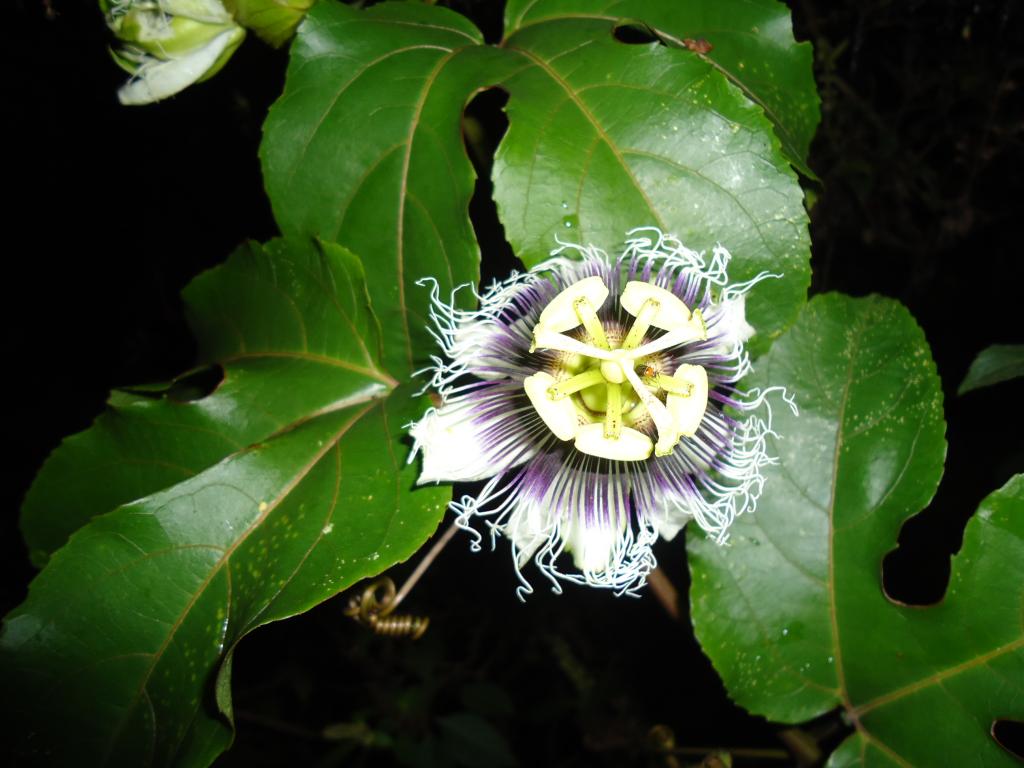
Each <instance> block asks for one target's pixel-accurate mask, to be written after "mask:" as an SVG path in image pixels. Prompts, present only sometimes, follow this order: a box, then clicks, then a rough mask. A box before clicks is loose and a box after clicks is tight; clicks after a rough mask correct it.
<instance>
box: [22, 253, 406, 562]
mask: <svg viewBox="0 0 1024 768" xmlns="http://www.w3.org/2000/svg"><path fill="white" fill-rule="evenodd" d="M185 300H186V304H187V312H188V316H189V321H190V324H191V325H192V327H193V330H194V331H195V333H196V336H197V337H198V338H199V340H200V344H201V348H202V362H204V363H217V364H219V365H220V366H222V368H223V379H222V380H221V381H220V383H219V384H218V385H217V387H216V389H215V390H214V391H213V392H212V393H211V394H209V395H208V396H206V397H203V398H200V399H197V400H191V401H181V400H179V399H176V397H175V394H174V390H173V388H166V387H164V388H156V389H152V390H151V391H149V392H147V393H145V394H139V392H140V390H134V391H132V392H117V391H115V392H114V393H113V394H112V396H111V398H110V403H109V405H110V408H109V409H108V410H107V412H106V413H104V414H102V415H101V416H100V417H99V418H98V419H97V420H96V423H95V424H94V425H93V426H92V427H91V428H90V429H88V430H86V431H85V432H82V433H80V434H78V435H74V436H72V437H69V438H67V439H66V440H65V441H64V442H63V443H62V444H61V446H60V447H59V448H58V449H57V450H56V451H55V452H54V453H53V455H52V456H50V458H49V459H48V460H47V462H46V464H45V465H44V466H43V469H42V470H41V471H40V473H39V475H38V476H37V478H36V480H35V482H34V483H33V485H32V488H31V489H30V490H29V493H28V495H27V497H26V499H25V504H24V506H23V508H22V529H23V531H24V534H25V539H26V541H27V543H28V545H29V550H30V551H32V552H33V553H34V558H35V559H36V561H37V563H38V564H40V565H41V564H42V563H43V562H45V559H46V556H47V555H48V554H50V553H52V552H53V551H54V550H56V549H57V548H58V547H60V546H62V545H63V544H64V542H65V541H66V540H67V538H68V536H69V535H70V534H71V533H72V532H74V531H76V530H78V528H80V527H81V526H82V525H84V524H85V523H87V522H88V521H89V520H91V519H92V518H93V517H95V516H96V515H98V514H101V513H104V512H109V511H110V510H111V509H113V508H114V507H117V506H119V505H121V504H125V503H127V502H129V501H133V500H135V499H137V498H139V497H141V496H145V495H147V494H150V493H153V492H154V491H158V490H161V489H163V488H166V487H168V486H170V485H173V484H174V483H178V482H181V481H182V480H185V479H187V478H189V477H192V476H193V475H195V474H197V473H198V472H201V471H202V470H204V469H206V468H207V467H210V466H212V465H213V464H215V463H216V462H218V461H220V460H221V459H223V458H224V457H225V456H227V455H228V454H230V453H233V452H235V451H238V450H241V449H242V448H244V447H245V446H247V445H249V444H251V443H254V442H257V441H259V440H263V439H265V438H267V437H269V436H270V435H272V434H274V433H276V432H280V431H281V430H283V429H284V428H286V427H287V426H288V425H290V424H293V423H295V422H296V421H298V420H299V419H302V418H308V417H309V416H310V415H312V414H315V413H317V412H319V411H322V410H325V409H329V408H332V407H335V406H336V405H337V404H338V403H339V402H341V401H342V400H343V399H344V398H345V397H348V396H359V397H362V396H383V395H384V394H386V392H387V391H388V390H389V389H390V388H392V387H394V386H395V385H396V382H395V381H394V379H392V378H391V377H390V376H388V375H387V374H386V373H385V372H384V371H383V370H382V369H381V368H380V365H379V363H378V350H377V347H378V344H379V342H378V340H377V331H376V326H375V322H374V320H373V318H372V315H371V314H370V313H369V311H368V309H367V299H366V289H365V285H364V282H363V277H362V267H361V266H360V264H359V260H358V259H357V258H356V257H355V256H353V255H352V254H351V253H349V252H348V251H346V250H345V249H343V248H341V247H339V246H337V245H332V244H329V243H324V244H320V245H319V246H316V245H314V244H313V243H312V242H310V243H308V244H301V245H300V244H297V243H288V242H284V241H274V242H271V243H269V244H267V245H266V246H260V245H258V244H255V243H250V244H247V245H244V246H242V247H241V248H240V249H239V250H238V251H236V253H235V254H234V255H233V256H232V257H231V258H230V259H229V260H228V262H227V263H226V264H224V265H223V266H221V267H219V268H218V269H215V270H213V271H211V272H208V273H206V274H205V275H203V276H201V277H199V278H197V279H196V280H195V281H193V283H192V284H191V285H190V286H189V287H188V288H187V289H186V291H185ZM348 393H351V394H348Z"/></svg>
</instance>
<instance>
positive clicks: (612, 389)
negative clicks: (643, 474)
mask: <svg viewBox="0 0 1024 768" xmlns="http://www.w3.org/2000/svg"><path fill="white" fill-rule="evenodd" d="M608 295H609V290H608V287H607V286H606V285H605V284H604V281H603V280H601V278H600V277H588V278H585V279H583V280H580V281H578V282H576V283H573V284H572V285H570V286H569V287H568V288H566V289H565V290H563V291H562V292H561V293H559V294H558V295H557V296H555V298H554V299H552V300H551V302H550V303H549V304H548V305H547V307H545V308H544V311H543V312H541V314H540V318H539V320H538V321H537V324H536V326H534V329H533V338H534V343H533V348H534V349H537V348H539V349H550V350H557V351H560V352H563V353H565V354H564V355H562V357H561V359H560V362H559V365H558V367H557V369H556V370H555V372H554V375H552V374H551V373H548V372H545V371H540V372H538V373H535V374H533V375H532V376H528V377H527V378H526V379H525V380H524V381H523V388H524V389H525V391H526V394H527V396H528V397H529V399H530V402H531V403H532V404H533V407H534V408H535V409H536V411H537V413H538V414H539V415H540V417H541V419H542V420H543V421H544V423H545V424H546V425H547V426H548V428H549V429H550V430H551V431H552V432H553V433H554V434H555V436H557V437H558V438H559V439H560V440H573V441H574V444H575V446H576V449H577V450H579V451H582V452H583V453H587V454H590V455H591V456H597V457H599V458H605V459H614V460H618V461H643V460H644V459H646V458H648V457H649V456H650V455H651V453H652V452H653V453H654V454H655V455H658V456H666V455H668V454H670V453H672V451H673V450H674V449H675V446H676V445H677V444H678V443H679V440H680V439H681V438H682V437H692V436H693V435H694V434H696V430H697V427H698V426H699V425H700V422H701V419H702V418H703V416H704V411H705V410H706V408H707V399H708V379H707V372H706V371H705V370H704V369H703V368H702V367H701V366H699V365H681V366H679V367H678V368H677V369H676V370H675V371H674V372H673V373H672V374H671V375H668V374H667V373H664V372H662V368H663V364H662V361H661V356H660V353H661V352H664V351H665V350H668V349H671V348H673V347H676V346H679V345H680V344H687V343H690V342H694V341H700V340H703V339H706V338H707V329H706V327H705V325H704V319H703V317H702V316H701V312H700V310H699V309H697V310H694V311H693V312H691V311H690V309H689V307H687V306H686V304H685V303H684V302H683V301H682V300H681V299H679V297H677V296H676V295H675V294H673V293H671V292H670V291H667V290H665V289H664V288H661V287H659V286H656V285H653V284H651V283H647V282H642V281H639V280H634V281H630V282H628V283H626V287H625V289H624V290H623V291H622V295H621V296H620V297H619V303H620V304H621V306H622V308H623V309H624V310H625V311H626V312H627V313H628V314H630V315H632V317H633V318H634V319H633V322H632V325H631V326H630V328H629V330H628V332H626V333H625V334H623V333H622V332H621V331H620V330H619V329H612V328H606V327H605V326H604V324H603V323H602V322H601V320H600V318H599V317H598V314H597V311H598V310H599V309H600V308H601V306H602V305H603V304H604V302H605V300H606V299H607V298H608ZM581 326H582V332H577V335H576V336H570V335H567V334H566V331H571V330H574V329H578V328H580V327H581ZM651 328H657V329H659V330H661V331H664V333H662V334H661V335H660V336H658V337H657V338H654V339H653V340H651V341H647V342H646V343H645V339H646V338H647V334H648V332H649V331H650V330H651ZM648 423H653V425H654V429H655V430H656V432H657V442H656V443H655V442H654V441H652V440H651V438H650V437H649V436H648V435H647V434H646V433H645V432H643V431H641V430H640V429H636V428H635V427H637V426H640V425H641V424H648Z"/></svg>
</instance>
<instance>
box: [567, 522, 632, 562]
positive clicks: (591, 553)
mask: <svg viewBox="0 0 1024 768" xmlns="http://www.w3.org/2000/svg"><path fill="white" fill-rule="evenodd" d="M623 531H624V525H623V523H622V521H621V520H619V521H618V524H611V523H608V522H603V523H600V524H598V523H591V524H590V525H587V524H585V523H584V522H583V521H582V520H580V519H578V518H577V519H575V520H573V522H572V523H571V524H570V525H569V526H568V529H567V530H563V532H562V537H563V538H564V539H565V546H566V549H568V550H569V551H570V552H571V553H572V559H573V562H574V563H576V567H577V568H579V569H580V570H581V571H583V573H601V572H602V571H606V570H608V569H609V568H610V567H611V566H612V564H613V563H614V561H615V550H616V545H617V544H618V543H619V540H620V539H621V538H622V534H623Z"/></svg>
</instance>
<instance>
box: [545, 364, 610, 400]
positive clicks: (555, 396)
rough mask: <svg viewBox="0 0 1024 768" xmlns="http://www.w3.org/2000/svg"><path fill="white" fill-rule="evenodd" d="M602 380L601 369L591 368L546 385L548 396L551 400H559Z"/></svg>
mask: <svg viewBox="0 0 1024 768" xmlns="http://www.w3.org/2000/svg"><path fill="white" fill-rule="evenodd" d="M604 380H605V379H604V376H602V375H601V369H599V368H591V369H590V370H589V371H584V372H583V373H578V374H576V375H575V376H573V377H572V378H571V379H566V380H564V381H559V382H557V383H555V384H552V385H551V386H550V387H548V397H550V398H551V399H552V400H561V399H562V398H564V397H568V396H569V395H571V394H574V393H576V392H579V391H580V390H583V389H586V388H587V387H592V386H594V385H595V384H603V383H604Z"/></svg>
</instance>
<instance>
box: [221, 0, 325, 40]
mask: <svg viewBox="0 0 1024 768" xmlns="http://www.w3.org/2000/svg"><path fill="white" fill-rule="evenodd" d="M314 2H316V0H224V5H225V7H226V8H227V9H228V10H229V11H231V15H232V16H234V17H235V21H237V22H238V23H239V24H241V25H242V26H243V27H245V28H246V29H250V30H252V31H253V32H254V33H255V34H256V36H257V37H259V38H260V39H261V40H263V41H265V42H268V43H270V44H271V45H272V46H274V47H275V48H278V47H280V46H281V45H282V44H283V43H285V42H287V41H288V39H289V38H290V37H291V36H292V34H293V33H294V32H295V28H296V27H297V26H299V22H301V21H302V19H303V18H304V17H305V15H306V11H308V10H309V9H310V8H311V7H312V6H313V3H314Z"/></svg>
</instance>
